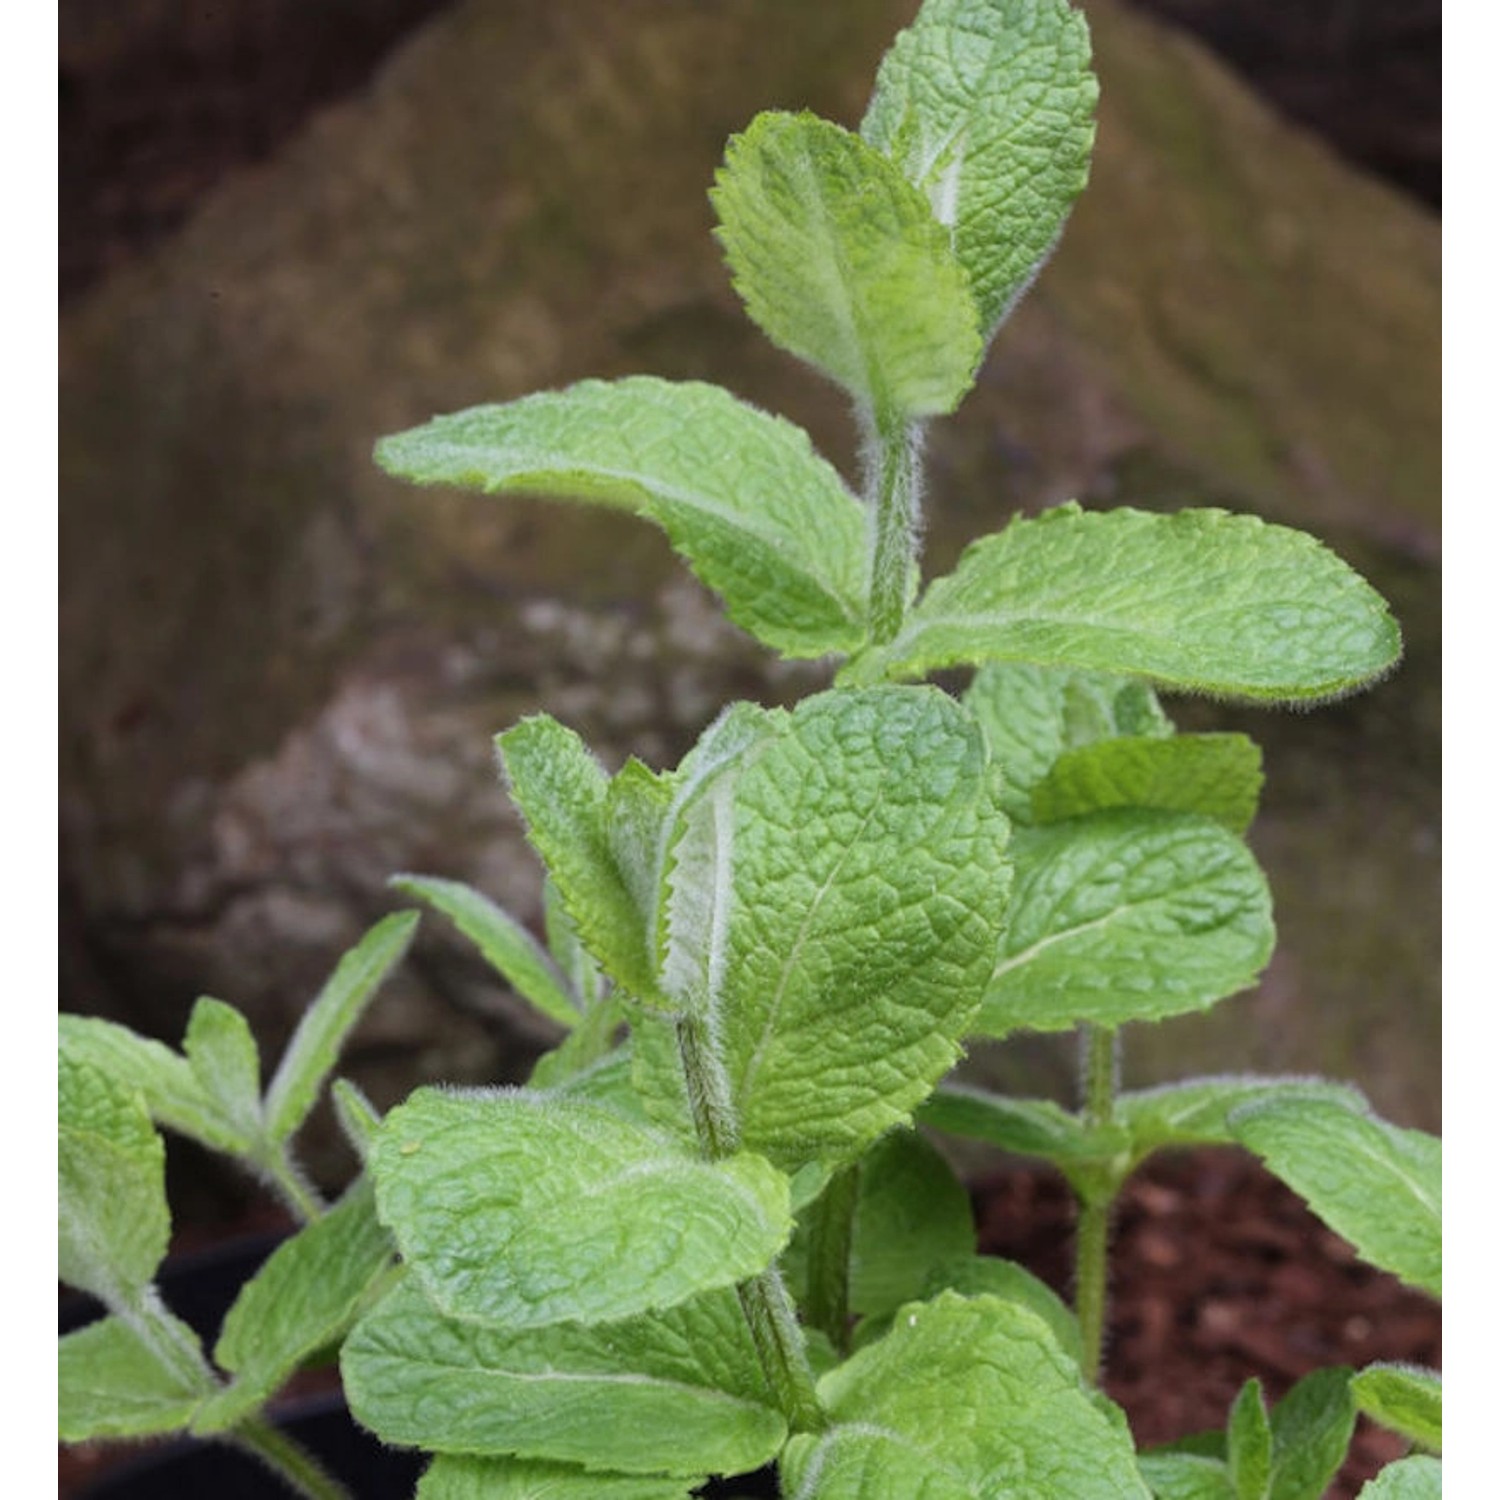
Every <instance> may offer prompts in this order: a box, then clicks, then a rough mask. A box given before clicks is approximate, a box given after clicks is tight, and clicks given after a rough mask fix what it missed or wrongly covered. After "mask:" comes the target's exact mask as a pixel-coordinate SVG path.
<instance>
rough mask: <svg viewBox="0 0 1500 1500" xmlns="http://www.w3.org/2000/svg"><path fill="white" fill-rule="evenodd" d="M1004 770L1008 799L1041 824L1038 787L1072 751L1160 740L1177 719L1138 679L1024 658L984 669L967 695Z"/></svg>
mask: <svg viewBox="0 0 1500 1500" xmlns="http://www.w3.org/2000/svg"><path fill="white" fill-rule="evenodd" d="M964 702H965V704H967V705H968V707H969V708H970V709H971V710H972V711H973V713H974V717H975V718H976V719H978V720H979V727H980V728H981V729H982V730H983V731H984V737H985V740H986V741H987V742H988V744H989V747H990V755H991V756H992V757H993V759H994V761H995V763H996V764H997V765H998V766H999V767H1000V770H1001V773H1002V775H1003V778H1004V780H1003V784H1002V787H1001V803H1002V805H1003V806H1004V808H1005V810H1006V812H1007V813H1009V814H1010V816H1011V817H1012V818H1015V819H1017V820H1018V821H1020V822H1022V823H1030V822H1032V821H1033V816H1032V808H1031V794H1032V789H1033V788H1034V787H1035V786H1036V785H1037V784H1038V783H1039V782H1040V781H1042V780H1043V778H1044V777H1045V776H1046V774H1047V772H1048V771H1050V770H1051V769H1052V766H1053V765H1054V764H1055V763H1056V761H1057V759H1058V757H1059V756H1061V755H1062V754H1063V753H1064V752H1065V751H1068V750H1073V749H1077V748H1080V747H1082V746H1085V745H1091V744H1093V743H1094V742H1095V741H1097V740H1110V739H1117V738H1119V737H1121V736H1124V735H1130V736H1134V737H1147V738H1154V739H1160V738H1163V737H1165V736H1169V735H1171V734H1172V733H1173V727H1172V721H1171V720H1170V719H1169V718H1168V717H1167V715H1166V714H1165V712H1164V711H1163V710H1162V707H1161V704H1160V703H1158V702H1157V700H1156V694H1155V693H1154V692H1152V690H1151V688H1150V686H1149V685H1148V684H1146V683H1144V682H1140V681H1138V680H1136V679H1134V678H1129V677H1116V676H1113V675H1112V674H1110V673H1107V672H1084V671H1079V670H1076V669H1074V668H1072V667H1041V666H1036V665H1033V664H1032V663H1031V662H1024V661H995V662H989V663H988V664H986V665H985V666H982V667H981V668H980V669H979V670H978V671H977V672H976V673H975V674H974V680H973V682H971V683H970V684H969V687H968V691H967V692H965V693H964Z"/></svg>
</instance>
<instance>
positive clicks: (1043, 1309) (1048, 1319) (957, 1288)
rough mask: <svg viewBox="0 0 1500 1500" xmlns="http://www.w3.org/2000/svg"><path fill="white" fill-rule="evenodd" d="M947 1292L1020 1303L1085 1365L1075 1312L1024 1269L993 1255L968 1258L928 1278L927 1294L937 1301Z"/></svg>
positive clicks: (1070, 1356) (937, 1270)
mask: <svg viewBox="0 0 1500 1500" xmlns="http://www.w3.org/2000/svg"><path fill="white" fill-rule="evenodd" d="M944 1290H949V1291H954V1292H957V1293H958V1294H959V1296H961V1297H980V1296H986V1297H999V1298H1000V1299H1001V1300H1002V1301H1005V1302H1018V1303H1020V1305H1021V1306H1022V1307H1024V1308H1026V1309H1027V1310H1028V1311H1030V1312H1033V1313H1035V1314H1036V1315H1037V1317H1039V1318H1040V1319H1041V1320H1042V1322H1044V1323H1045V1324H1046V1325H1047V1327H1048V1328H1050V1329H1051V1330H1052V1336H1053V1338H1055V1339H1056V1340H1057V1343H1058V1347H1059V1348H1060V1349H1061V1350H1062V1351H1063V1353H1064V1354H1066V1355H1067V1356H1068V1358H1069V1359H1071V1360H1073V1361H1074V1362H1075V1363H1081V1362H1082V1360H1083V1337H1082V1335H1081V1334H1080V1333H1079V1331H1078V1319H1077V1317H1076V1316H1075V1315H1074V1312H1073V1309H1072V1308H1070V1307H1069V1306H1068V1304H1067V1303H1066V1302H1064V1301H1063V1299H1062V1298H1061V1297H1059V1296H1058V1295H1057V1293H1056V1292H1054V1291H1053V1290H1052V1288H1051V1287H1050V1286H1048V1285H1047V1283H1046V1282H1045V1281H1043V1280H1041V1278H1040V1277H1037V1276H1034V1275H1032V1273H1031V1272H1030V1271H1028V1270H1027V1269H1026V1267H1025V1266H1020V1265H1017V1264H1016V1262H1015V1261H1013V1260H1002V1259H1000V1258H999V1257H998V1256H994V1255H969V1256H965V1257H964V1258H963V1259H962V1260H955V1261H949V1262H946V1263H944V1264H943V1265H940V1266H938V1267H937V1268H936V1269H935V1270H933V1271H932V1272H931V1273H930V1274H929V1276H928V1284H927V1286H926V1287H925V1288H923V1291H924V1293H925V1294H926V1295H927V1296H929V1297H935V1296H937V1295H938V1293H939V1292H942V1291H944Z"/></svg>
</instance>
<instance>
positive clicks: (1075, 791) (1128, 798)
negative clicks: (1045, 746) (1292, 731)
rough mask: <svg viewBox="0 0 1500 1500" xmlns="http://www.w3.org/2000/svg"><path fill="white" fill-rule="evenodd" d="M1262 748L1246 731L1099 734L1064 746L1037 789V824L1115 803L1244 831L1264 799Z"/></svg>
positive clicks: (1034, 798)
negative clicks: (1073, 746)
mask: <svg viewBox="0 0 1500 1500" xmlns="http://www.w3.org/2000/svg"><path fill="white" fill-rule="evenodd" d="M1264 779H1265V778H1264V776H1263V775H1262V773H1261V757H1260V747H1259V746H1258V745H1257V744H1256V743H1255V742H1254V741H1253V740H1251V739H1249V738H1247V737H1246V736H1245V735H1243V734H1184V735H1177V736H1174V737H1173V738H1172V739H1116V740H1100V741H1098V742H1097V743H1095V744H1092V745H1084V746H1080V747H1079V748H1078V749H1076V750H1065V751H1064V752H1063V753H1062V755H1060V756H1059V757H1058V759H1057V760H1056V762H1054V764H1053V766H1052V769H1051V770H1050V771H1048V772H1047V774H1046V775H1045V776H1044V777H1043V778H1042V779H1041V781H1040V782H1038V783H1037V785H1036V786H1035V787H1034V788H1033V789H1032V793H1031V806H1032V812H1033V815H1034V816H1035V818H1036V821H1037V822H1039V823H1056V822H1060V821H1061V820H1062V819H1064V818H1077V817H1081V816H1082V815H1083V814H1084V813H1091V812H1104V811H1106V810H1107V809H1109V808H1112V807H1155V808H1160V809H1161V810H1162V811H1164V812H1187V813H1198V814H1200V815H1201V816H1203V817H1205V818H1213V819H1214V820H1215V822H1218V823H1222V824H1223V825H1224V827H1226V828H1227V829H1228V830H1229V831H1230V832H1231V833H1237V834H1243V833H1244V832H1245V830H1246V829H1247V828H1249V826H1250V823H1251V821H1252V819H1253V818H1254V817H1255V808H1256V804H1257V802H1259V800H1260V789H1261V783H1262V782H1263V781H1264Z"/></svg>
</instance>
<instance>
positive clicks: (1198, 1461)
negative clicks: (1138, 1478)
mask: <svg viewBox="0 0 1500 1500" xmlns="http://www.w3.org/2000/svg"><path fill="white" fill-rule="evenodd" d="M1139 1463H1140V1468H1141V1474H1142V1476H1143V1477H1144V1478H1145V1481H1146V1483H1147V1484H1148V1485H1150V1486H1151V1493H1152V1494H1153V1495H1154V1496H1155V1497H1156V1500H1238V1496H1236V1494H1235V1491H1234V1482H1233V1481H1232V1480H1231V1479H1230V1477H1229V1465H1228V1464H1226V1463H1225V1462H1224V1460H1223V1459H1221V1458H1209V1457H1207V1456H1205V1455H1203V1454H1199V1453H1143V1454H1141V1456H1140V1459H1139Z"/></svg>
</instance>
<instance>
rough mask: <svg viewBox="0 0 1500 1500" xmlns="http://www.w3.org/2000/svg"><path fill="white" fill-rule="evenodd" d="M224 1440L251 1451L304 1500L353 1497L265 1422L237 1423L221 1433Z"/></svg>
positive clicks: (320, 1466) (297, 1447) (300, 1447)
mask: <svg viewBox="0 0 1500 1500" xmlns="http://www.w3.org/2000/svg"><path fill="white" fill-rule="evenodd" d="M224 1441H225V1442H227V1443H231V1444H232V1445H233V1446H234V1447H236V1448H243V1449H244V1450H245V1451H246V1452H247V1453H252V1454H254V1455H255V1457H256V1458H258V1459H259V1460H260V1461H261V1462H262V1463H263V1464H265V1466H266V1467H267V1468H268V1469H270V1470H271V1471H272V1473H274V1474H275V1475H277V1477H278V1478H280V1479H281V1480H282V1481H283V1482H284V1483H285V1484H287V1485H289V1486H290V1487H291V1489H292V1490H294V1491H295V1492H296V1493H297V1494H299V1495H301V1496H303V1497H304V1500H354V1497H353V1496H352V1495H351V1494H350V1493H349V1491H348V1490H346V1489H345V1488H344V1486H343V1485H342V1484H340V1483H339V1482H338V1480H337V1479H335V1478H334V1477H333V1476H332V1475H331V1474H329V1473H328V1472H327V1471H326V1470H325V1469H324V1468H323V1466H322V1465H321V1464H319V1463H318V1461H317V1460H316V1459H315V1458H314V1457H313V1456H312V1454H311V1453H309V1452H308V1451H307V1450H306V1449H305V1448H304V1447H303V1446H302V1445H301V1444H300V1443H298V1442H296V1441H295V1440H294V1439H292V1438H290V1437H288V1436H287V1435H286V1433H284V1432H282V1431H281V1430H280V1429H279V1428H277V1427H273V1426H272V1425H271V1424H270V1423H269V1422H263V1421H260V1420H257V1419H252V1420H250V1421H247V1422H241V1423H240V1425H239V1426H238V1427H236V1428H234V1429H233V1430H232V1431H230V1432H226V1433H225V1434H224Z"/></svg>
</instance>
